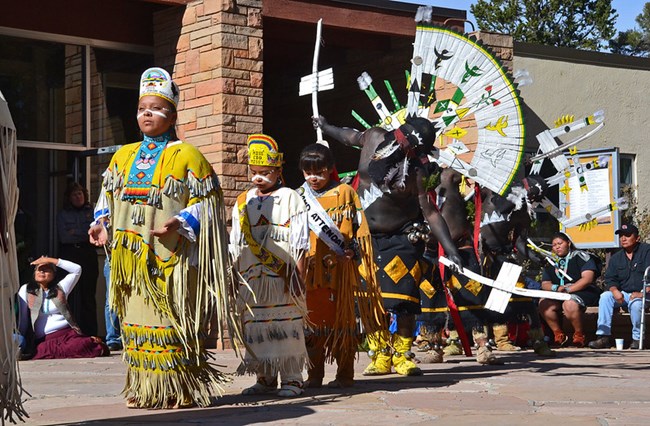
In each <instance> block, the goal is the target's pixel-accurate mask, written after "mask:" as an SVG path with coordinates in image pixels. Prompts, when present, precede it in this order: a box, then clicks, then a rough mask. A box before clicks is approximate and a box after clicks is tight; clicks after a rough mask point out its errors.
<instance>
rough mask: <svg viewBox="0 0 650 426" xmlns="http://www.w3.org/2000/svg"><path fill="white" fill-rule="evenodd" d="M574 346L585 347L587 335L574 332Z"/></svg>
mask: <svg viewBox="0 0 650 426" xmlns="http://www.w3.org/2000/svg"><path fill="white" fill-rule="evenodd" d="M573 346H575V347H576V348H584V347H585V335H584V334H582V333H574V334H573Z"/></svg>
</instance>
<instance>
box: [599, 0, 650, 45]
mask: <svg viewBox="0 0 650 426" xmlns="http://www.w3.org/2000/svg"><path fill="white" fill-rule="evenodd" d="M636 23H637V24H638V25H639V29H637V28H634V29H631V30H626V31H619V32H618V35H617V36H616V37H615V38H614V39H612V40H610V41H609V48H610V50H611V51H612V52H613V53H620V54H622V55H630V56H650V2H647V3H646V4H645V6H643V12H641V13H640V14H639V15H638V16H637V17H636Z"/></svg>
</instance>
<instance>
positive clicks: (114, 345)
mask: <svg viewBox="0 0 650 426" xmlns="http://www.w3.org/2000/svg"><path fill="white" fill-rule="evenodd" d="M108 349H110V350H111V352H117V351H121V350H122V349H123V348H122V344H121V343H119V342H118V343H109V344H108Z"/></svg>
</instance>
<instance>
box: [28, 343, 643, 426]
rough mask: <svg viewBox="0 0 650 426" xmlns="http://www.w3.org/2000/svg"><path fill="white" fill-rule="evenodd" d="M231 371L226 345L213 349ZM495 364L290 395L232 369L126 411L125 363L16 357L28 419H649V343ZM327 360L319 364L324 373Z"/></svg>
mask: <svg viewBox="0 0 650 426" xmlns="http://www.w3.org/2000/svg"><path fill="white" fill-rule="evenodd" d="M213 354H214V356H215V363H217V364H219V365H221V366H223V367H222V371H226V372H232V371H234V370H235V369H236V367H237V365H238V363H239V361H238V360H237V358H236V357H235V355H234V353H233V352H232V351H214V352H213ZM497 355H498V357H499V359H500V360H502V361H503V365H494V366H482V365H479V364H477V363H476V361H475V360H474V359H473V358H467V357H448V358H447V359H446V360H445V363H443V364H420V367H421V368H422V370H423V371H424V375H422V376H419V377H400V376H398V375H396V374H391V375H387V376H379V377H364V376H361V372H362V371H363V368H364V367H365V365H366V364H367V362H368V358H367V357H366V355H365V354H363V353H361V354H359V360H358V361H357V363H356V372H357V383H356V386H355V387H353V388H350V389H344V390H342V391H341V390H336V389H329V388H327V387H323V388H322V389H308V390H307V391H306V392H305V394H304V395H303V396H301V397H298V398H293V399H282V398H279V397H277V396H275V395H267V396H241V395H240V392H241V390H242V389H243V388H245V387H247V386H250V385H251V384H253V382H254V379H253V377H250V376H235V377H233V382H232V383H231V384H230V385H228V386H226V387H225V389H224V395H223V396H222V397H221V398H218V399H216V400H215V403H214V405H213V406H211V407H208V408H193V409H183V410H134V409H128V408H126V406H125V402H124V399H123V397H122V396H121V395H120V392H121V391H122V387H123V385H124V380H125V367H124V365H123V364H122V361H121V355H120V353H117V354H113V355H111V356H110V357H107V358H95V359H68V360H51V361H22V362H21V363H20V369H21V374H22V381H23V387H24V389H25V391H26V392H29V393H30V394H31V396H28V395H25V408H26V409H27V412H28V413H29V415H30V418H29V419H27V424H34V425H52V424H66V425H68V424H70V425H72V424H83V425H148V424H151V425H154V424H155V425H160V426H165V425H185V424H188V425H213V424H214V425H219V424H224V425H266V424H274V425H275V424H280V425H289V424H301V425H391V426H397V425H401V424H408V425H425V424H426V425H428V424H440V425H464V424H468V425H474V424H483V425H497V424H498V425H522V424H526V425H527V426H534V425H555V424H562V425H563V426H564V425H635V424H638V425H641V424H644V425H645V424H650V396H649V394H650V368H649V367H650V351H631V350H623V351H615V350H604V351H593V350H586V349H585V350H582V349H562V350H559V351H558V355H557V357H555V358H539V357H537V356H536V355H535V354H534V353H532V352H531V351H524V352H510V353H504V352H497ZM334 372H335V367H333V366H328V367H327V369H326V377H325V382H327V381H329V380H332V379H333V375H334Z"/></svg>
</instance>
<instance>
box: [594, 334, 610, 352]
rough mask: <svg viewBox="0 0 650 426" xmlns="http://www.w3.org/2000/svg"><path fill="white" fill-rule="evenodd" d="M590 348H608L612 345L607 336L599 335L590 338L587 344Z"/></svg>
mask: <svg viewBox="0 0 650 426" xmlns="http://www.w3.org/2000/svg"><path fill="white" fill-rule="evenodd" d="M588 346H589V347H590V348H591V349H609V348H611V347H612V341H611V339H610V337H609V336H600V337H599V338H597V339H596V340H592V341H591V342H589V345H588Z"/></svg>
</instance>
